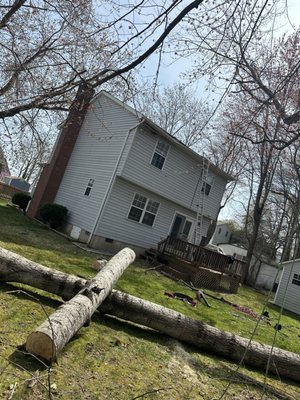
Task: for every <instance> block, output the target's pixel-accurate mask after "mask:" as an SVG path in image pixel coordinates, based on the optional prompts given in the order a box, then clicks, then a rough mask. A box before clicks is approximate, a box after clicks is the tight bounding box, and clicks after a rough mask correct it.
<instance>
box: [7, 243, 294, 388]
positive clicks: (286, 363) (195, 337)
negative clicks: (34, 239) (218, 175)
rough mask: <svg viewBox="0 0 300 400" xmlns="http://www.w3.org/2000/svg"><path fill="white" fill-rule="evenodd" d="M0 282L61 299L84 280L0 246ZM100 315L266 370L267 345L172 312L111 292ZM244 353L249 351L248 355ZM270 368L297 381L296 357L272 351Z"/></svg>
mask: <svg viewBox="0 0 300 400" xmlns="http://www.w3.org/2000/svg"><path fill="white" fill-rule="evenodd" d="M0 281H3V282H19V283H24V284H27V285H31V286H34V287H36V288H38V289H43V290H46V291H48V292H51V293H54V294H56V295H59V296H61V297H63V298H64V299H69V298H72V297H73V296H74V295H75V294H76V293H78V291H79V290H80V289H82V288H84V287H85V285H86V282H87V281H86V280H84V279H81V278H78V277H76V276H72V275H68V274H65V273H63V272H59V271H55V270H52V269H50V268H46V267H43V266H41V265H39V264H37V263H34V262H32V261H29V260H26V259H25V258H24V257H21V256H18V255H16V254H14V253H11V252H9V251H7V250H3V249H1V248H0ZM99 311H101V312H104V313H106V314H110V315H114V316H117V317H119V318H122V319H124V320H128V321H131V322H134V323H138V324H141V325H145V326H148V327H150V328H152V329H155V330H157V331H159V332H161V333H164V334H166V335H169V336H171V337H174V338H176V339H179V340H181V341H183V342H186V343H189V344H192V345H194V346H197V347H198V348H201V349H204V350H206V351H210V352H212V353H215V354H218V355H220V356H223V357H226V358H229V359H231V360H234V361H237V362H240V360H241V359H242V357H243V355H244V353H245V356H244V358H243V363H244V364H245V365H249V366H252V367H256V368H259V369H263V370H265V368H266V365H267V362H268V358H269V354H270V352H271V347H270V346H267V345H263V344H260V343H256V342H252V343H251V344H250V345H249V348H248V349H247V347H248V344H249V340H248V339H244V338H242V337H240V336H237V335H234V334H232V333H228V332H224V331H221V330H220V329H217V328H214V327H212V326H209V325H207V324H205V323H204V322H201V321H195V320H193V319H191V318H189V317H186V316H185V315H183V314H180V313H178V312H176V311H172V310H169V309H168V308H165V307H162V306H159V305H157V304H153V303H151V302H149V301H146V300H142V299H139V298H137V297H134V296H131V295H129V294H125V293H122V292H120V291H116V290H113V291H112V293H111V294H110V295H109V296H108V297H107V298H106V300H105V301H104V302H103V303H102V304H101V306H100V308H99ZM246 349H247V351H246ZM269 370H270V371H271V372H273V373H274V374H276V375H279V376H281V377H286V378H289V379H293V380H295V381H297V382H300V356H299V355H297V354H294V353H291V352H288V351H285V350H281V349H277V348H274V349H273V352H272V356H271V362H270V368H269Z"/></svg>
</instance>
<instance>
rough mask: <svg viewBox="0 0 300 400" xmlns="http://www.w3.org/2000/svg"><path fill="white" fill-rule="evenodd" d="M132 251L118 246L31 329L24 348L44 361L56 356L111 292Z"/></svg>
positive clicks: (132, 259)
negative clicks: (75, 291)
mask: <svg viewBox="0 0 300 400" xmlns="http://www.w3.org/2000/svg"><path fill="white" fill-rule="evenodd" d="M134 259H135V253H134V251H133V250H131V249H129V248H125V249H123V250H121V251H120V252H119V253H118V254H116V255H115V256H114V257H112V259H111V260H110V261H109V262H108V263H107V264H106V265H105V266H104V267H103V269H102V270H101V271H100V272H98V274H97V275H96V276H95V277H94V278H93V279H91V280H88V281H87V282H86V283H85V285H84V287H83V288H82V289H81V290H80V291H79V293H78V294H76V295H75V296H74V297H73V298H72V299H71V300H69V301H68V302H66V303H64V304H63V305H62V306H61V307H59V308H58V309H57V310H56V311H55V312H54V313H53V314H52V315H50V316H49V317H48V318H47V319H46V321H45V322H44V323H43V324H42V325H40V326H39V327H38V328H37V329H36V330H35V331H34V332H32V333H31V334H30V335H29V336H28V338H27V341H26V350H27V351H28V352H29V353H31V354H34V355H35V356H37V357H41V358H42V359H44V360H47V361H53V360H56V358H57V355H58V353H59V352H60V351H61V350H62V349H63V348H64V347H65V345H66V344H67V343H68V342H69V340H70V339H71V338H72V337H73V336H74V335H75V333H76V332H77V331H78V330H79V329H80V328H81V327H82V326H83V325H86V324H89V321H90V319H91V317H92V315H93V314H94V312H95V311H96V310H97V308H98V307H99V306H100V304H101V303H102V302H103V301H104V300H105V299H106V297H107V296H108V295H109V294H110V293H111V291H112V287H113V285H114V284H115V283H116V282H117V280H118V279H119V277H120V276H121V275H122V273H123V272H124V270H125V269H126V268H127V267H128V266H129V265H130V264H131V263H132V262H133V261H134Z"/></svg>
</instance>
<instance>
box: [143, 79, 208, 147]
mask: <svg viewBox="0 0 300 400" xmlns="http://www.w3.org/2000/svg"><path fill="white" fill-rule="evenodd" d="M138 103H139V106H140V109H141V110H142V112H143V113H144V114H145V115H147V116H148V117H149V118H151V119H152V120H153V121H155V122H156V123H157V124H158V125H159V126H160V127H162V128H163V129H165V130H166V131H167V132H168V133H170V134H171V135H173V136H175V137H176V138H177V139H179V140H180V141H182V142H183V143H184V144H185V145H186V146H188V147H192V148H194V149H195V150H199V151H201V150H202V152H205V151H206V138H207V132H205V131H204V129H205V127H206V125H207V121H208V119H209V117H210V115H211V112H212V111H211V107H210V106H209V105H208V104H207V103H205V102H204V101H202V100H199V99H198V98H197V97H196V96H195V94H194V93H193V91H192V89H189V88H187V87H186V86H184V85H183V84H175V85H174V86H168V87H166V88H164V89H163V90H162V91H160V90H159V89H156V90H155V91H154V92H153V91H152V92H151V91H147V92H142V93H141V94H140V95H139V98H138Z"/></svg>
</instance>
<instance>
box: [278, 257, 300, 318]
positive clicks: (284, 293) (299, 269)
mask: <svg viewBox="0 0 300 400" xmlns="http://www.w3.org/2000/svg"><path fill="white" fill-rule="evenodd" d="M282 265H283V271H282V275H281V279H280V282H279V285H278V288H277V291H276V295H275V299H274V304H276V305H277V306H279V307H281V306H283V308H284V309H286V310H289V311H292V312H294V313H295V314H298V315H300V259H297V260H291V261H286V262H284V263H283V264H282Z"/></svg>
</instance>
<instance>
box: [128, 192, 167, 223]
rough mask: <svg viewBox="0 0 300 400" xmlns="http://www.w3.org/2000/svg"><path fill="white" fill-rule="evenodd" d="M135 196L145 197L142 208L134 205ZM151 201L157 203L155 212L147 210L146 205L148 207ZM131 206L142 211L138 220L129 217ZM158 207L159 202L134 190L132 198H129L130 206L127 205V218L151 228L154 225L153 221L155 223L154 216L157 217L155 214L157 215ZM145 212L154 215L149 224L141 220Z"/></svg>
mask: <svg viewBox="0 0 300 400" xmlns="http://www.w3.org/2000/svg"><path fill="white" fill-rule="evenodd" d="M136 196H141V197H144V198H145V199H146V201H145V205H144V207H143V208H141V207H138V206H136V205H134V201H135V198H136ZM151 202H153V203H157V204H158V206H157V210H156V213H153V212H152V211H149V210H147V207H148V205H149V203H151ZM132 208H135V209H138V210H141V211H142V212H141V215H140V217H139V220H138V221H137V220H136V219H133V218H130V213H131V210H132ZM159 208H160V203H159V202H158V201H156V200H153V199H151V198H150V197H147V196H144V195H143V194H141V193H138V192H135V193H134V195H133V198H132V200H131V204H130V207H129V211H128V213H127V219H129V220H130V221H133V222H136V223H138V224H142V225H145V226H149V227H150V228H152V227H153V225H154V223H155V220H156V217H157V215H158V211H159ZM146 214H147V215H149V214H150V215H152V216H154V218H153V222H152V224H151V225H149V224H147V223H145V222H143V221H144V218H145V215H146Z"/></svg>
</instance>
